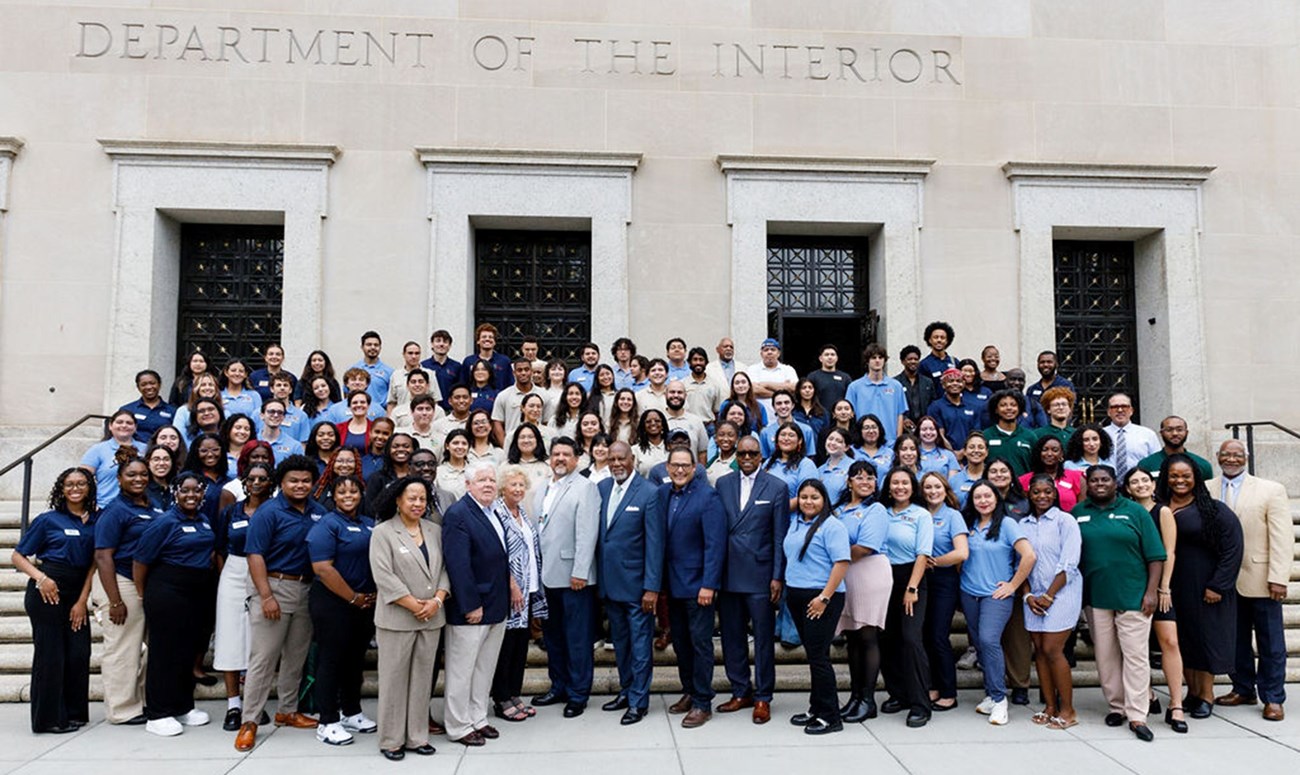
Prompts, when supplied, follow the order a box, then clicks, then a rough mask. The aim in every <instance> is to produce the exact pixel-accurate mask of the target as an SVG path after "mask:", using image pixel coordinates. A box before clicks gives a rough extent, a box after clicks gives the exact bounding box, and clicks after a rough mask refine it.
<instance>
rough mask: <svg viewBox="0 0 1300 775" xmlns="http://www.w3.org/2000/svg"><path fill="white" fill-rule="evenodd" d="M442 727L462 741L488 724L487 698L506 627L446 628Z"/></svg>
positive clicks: (461, 626)
mask: <svg viewBox="0 0 1300 775" xmlns="http://www.w3.org/2000/svg"><path fill="white" fill-rule="evenodd" d="M446 629H447V653H446V671H447V678H446V685H445V686H444V688H443V695H444V699H443V704H444V706H445V708H444V711H443V726H445V727H446V728H447V737H448V738H450V739H452V740H459V739H461V738H462V737H464V736H465V735H468V734H469V733H470V732H473V731H474V730H476V729H482V728H483V727H485V726H487V723H488V705H489V704H490V703H489V699H488V696H489V695H490V694H491V692H492V675H493V674H494V673H495V672H496V668H497V655H498V654H499V653H500V652H501V640H502V639H503V638H505V635H506V623H505V622H498V623H496V624H487V625H483V624H461V625H455V626H453V625H447V628H446Z"/></svg>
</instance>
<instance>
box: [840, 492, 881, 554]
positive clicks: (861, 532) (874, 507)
mask: <svg viewBox="0 0 1300 775" xmlns="http://www.w3.org/2000/svg"><path fill="white" fill-rule="evenodd" d="M835 516H837V517H839V519H840V521H841V522H843V523H844V529H845V530H846V531H848V534H849V545H850V546H865V547H866V548H868V549H871V550H873V551H875V552H876V553H877V554H883V553H884V551H885V543H886V542H887V541H888V540H889V512H888V510H887V509H886V508H885V507H884V506H882V505H880V504H879V503H875V502H872V501H863V502H862V503H859V504H858V505H856V506H852V507H850V506H849V505H847V504H845V505H843V506H840V507H839V508H838V509H836V510H835Z"/></svg>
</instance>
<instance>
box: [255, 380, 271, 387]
mask: <svg viewBox="0 0 1300 775" xmlns="http://www.w3.org/2000/svg"><path fill="white" fill-rule="evenodd" d="M270 384H271V383H270V382H268V381H266V380H264V379H259V380H258V381H257V386H258V387H266V386H267V385H270Z"/></svg>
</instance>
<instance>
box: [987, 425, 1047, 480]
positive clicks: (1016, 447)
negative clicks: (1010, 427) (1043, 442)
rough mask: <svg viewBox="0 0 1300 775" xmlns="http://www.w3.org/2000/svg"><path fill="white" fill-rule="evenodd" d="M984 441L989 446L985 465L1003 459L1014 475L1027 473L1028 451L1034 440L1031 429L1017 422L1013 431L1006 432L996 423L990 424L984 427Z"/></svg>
mask: <svg viewBox="0 0 1300 775" xmlns="http://www.w3.org/2000/svg"><path fill="white" fill-rule="evenodd" d="M984 441H985V442H987V443H988V446H989V456H988V459H987V460H986V461H985V462H984V465H985V466H987V465H988V464H989V463H992V462H993V461H994V460H1005V461H1007V465H1009V466H1011V472H1012V473H1013V474H1015V475H1016V476H1020V475H1021V474H1027V473H1029V453H1030V451H1031V450H1033V448H1034V441H1035V439H1034V432H1033V431H1032V430H1030V429H1029V428H1026V427H1025V426H1024V425H1021V424H1019V423H1017V424H1016V429H1015V431H1013V432H1012V433H1007V432H1006V431H1004V430H1002V429H1001V428H999V427H998V426H996V425H990V426H989V427H987V428H985V429H984Z"/></svg>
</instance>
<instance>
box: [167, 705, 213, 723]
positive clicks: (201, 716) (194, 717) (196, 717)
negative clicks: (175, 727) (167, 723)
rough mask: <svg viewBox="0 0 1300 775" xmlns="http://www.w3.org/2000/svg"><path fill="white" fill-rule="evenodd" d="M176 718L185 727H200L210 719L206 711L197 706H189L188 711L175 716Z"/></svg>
mask: <svg viewBox="0 0 1300 775" xmlns="http://www.w3.org/2000/svg"><path fill="white" fill-rule="evenodd" d="M176 720H177V721H179V722H180V723H182V724H184V725H185V726H187V727H201V726H203V725H204V724H206V723H208V722H209V721H211V720H212V719H211V718H209V717H208V714H207V712H205V711H201V710H199V709H198V708H190V712H189V713H186V714H185V715H184V716H177V717H176Z"/></svg>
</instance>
